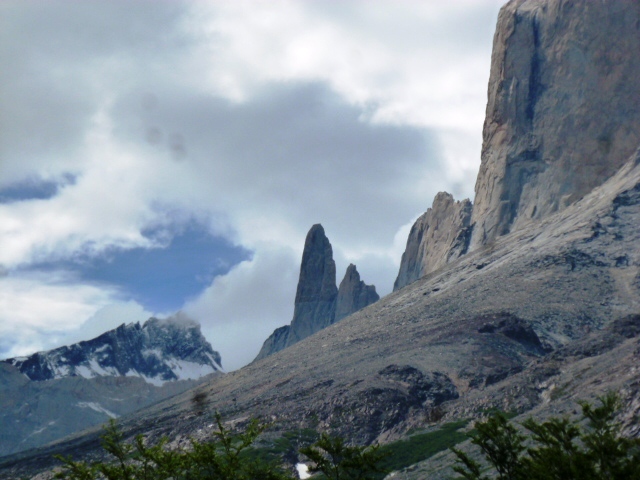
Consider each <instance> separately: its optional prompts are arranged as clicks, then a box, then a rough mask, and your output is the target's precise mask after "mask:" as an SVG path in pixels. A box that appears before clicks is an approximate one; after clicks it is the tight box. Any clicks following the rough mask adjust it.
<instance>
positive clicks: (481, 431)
mask: <svg viewBox="0 0 640 480" xmlns="http://www.w3.org/2000/svg"><path fill="white" fill-rule="evenodd" d="M600 403H601V405H600V406H599V407H593V406H592V405H590V404H589V403H582V404H581V406H582V417H583V418H582V420H585V421H586V423H587V427H586V429H585V428H583V427H582V426H581V424H580V423H581V422H571V421H570V420H568V419H566V418H562V419H559V418H551V419H550V420H547V421H546V422H543V423H538V422H536V421H535V420H533V419H532V418H529V419H528V420H526V421H524V422H523V423H522V426H523V427H524V428H525V429H526V431H528V432H529V434H530V435H528V436H526V435H524V434H522V433H520V431H519V430H518V429H517V428H516V427H514V426H513V425H512V424H510V423H509V421H508V420H507V418H506V416H505V415H504V414H502V413H495V414H493V415H491V416H490V417H489V418H488V419H487V420H486V421H484V422H478V423H477V424H476V433H475V434H473V435H472V440H471V442H472V443H473V444H475V445H477V446H478V447H480V450H481V452H482V454H483V455H484V458H485V460H486V464H485V465H481V464H480V463H478V462H476V461H475V460H473V459H472V458H471V457H469V455H467V454H466V453H464V452H462V451H460V450H457V449H455V448H452V451H453V452H454V453H455V454H456V456H457V457H458V463H457V465H456V466H455V467H454V470H455V471H456V472H457V473H459V474H460V477H457V478H458V479H460V480H462V479H466V480H488V479H489V478H498V479H499V480H605V479H606V480H640V440H638V439H635V440H633V439H628V438H625V437H623V436H622V435H621V426H620V424H619V423H618V422H617V421H616V419H615V416H616V411H617V410H618V408H619V405H620V401H619V398H618V396H617V395H615V394H608V395H606V396H604V397H602V398H600ZM483 473H486V474H488V475H483Z"/></svg>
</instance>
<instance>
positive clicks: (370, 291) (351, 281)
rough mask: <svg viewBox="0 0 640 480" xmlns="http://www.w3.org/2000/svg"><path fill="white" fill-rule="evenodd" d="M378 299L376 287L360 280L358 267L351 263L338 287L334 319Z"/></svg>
mask: <svg viewBox="0 0 640 480" xmlns="http://www.w3.org/2000/svg"><path fill="white" fill-rule="evenodd" d="M378 300H380V296H379V295H378V294H377V293H376V287H375V286H374V285H367V284H366V283H364V282H363V281H362V280H360V274H359V273H358V269H357V268H356V266H355V265H354V264H353V263H352V264H350V265H349V267H348V268H347V272H346V273H345V275H344V278H343V279H342V282H340V288H338V303H337V305H336V318H335V321H336V322H338V321H340V320H342V319H343V318H344V317H348V316H349V315H351V314H352V313H355V312H357V311H358V310H361V309H363V308H364V307H366V306H368V305H371V304H372V303H374V302H377V301H378Z"/></svg>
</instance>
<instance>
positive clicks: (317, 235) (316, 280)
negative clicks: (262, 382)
mask: <svg viewBox="0 0 640 480" xmlns="http://www.w3.org/2000/svg"><path fill="white" fill-rule="evenodd" d="M379 298H380V297H379V296H378V294H377V293H376V287H375V286H373V285H367V284H365V283H364V282H363V281H361V280H360V274H359V273H358V270H357V269H356V266H355V265H353V264H351V265H349V267H348V268H347V271H346V273H345V276H344V279H343V280H342V282H340V288H338V287H336V264H335V262H334V260H333V250H332V248H331V243H330V242H329V239H328V238H327V236H326V235H325V232H324V228H322V225H320V224H316V225H313V226H312V227H311V229H310V230H309V233H307V237H306V239H305V243H304V250H303V253H302V263H301V265H300V277H299V280H298V287H297V291H296V298H295V304H294V311H293V320H291V324H290V325H285V326H283V327H280V328H278V329H276V330H275V331H274V332H273V333H272V334H271V335H270V336H269V338H267V339H266V340H265V342H264V344H263V345H262V348H261V349H260V352H259V353H258V356H257V357H256V359H255V360H260V359H262V358H265V357H268V356H269V355H272V354H274V353H275V352H278V351H280V350H282V349H284V348H287V347H290V346H291V345H294V344H295V343H298V342H299V341H300V340H302V339H304V338H307V337H308V336H310V335H313V334H314V333H316V332H318V331H320V330H322V329H323V328H326V327H328V326H329V325H331V324H333V323H335V322H337V321H339V320H341V319H343V318H344V317H347V316H349V315H351V314H352V313H354V312H356V311H358V310H360V309H362V308H364V307H366V306H367V305H370V304H371V303H373V302H376V301H378V299H379Z"/></svg>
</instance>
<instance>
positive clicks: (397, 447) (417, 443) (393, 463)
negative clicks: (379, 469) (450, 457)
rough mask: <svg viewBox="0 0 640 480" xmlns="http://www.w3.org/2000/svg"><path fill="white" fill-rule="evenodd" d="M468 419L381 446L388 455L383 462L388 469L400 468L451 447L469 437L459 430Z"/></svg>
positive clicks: (382, 450)
mask: <svg viewBox="0 0 640 480" xmlns="http://www.w3.org/2000/svg"><path fill="white" fill-rule="evenodd" d="M467 423H468V422H467V421H466V420H462V421H458V422H452V423H447V424H445V425H443V426H442V427H441V428H439V429H438V430H435V431H433V432H427V433H420V434H417V435H412V436H411V437H409V438H408V439H406V440H400V441H398V442H393V443H389V444H387V445H383V446H381V447H380V452H382V453H384V454H386V455H387V457H385V458H384V459H383V460H382V462H381V464H382V466H383V467H386V468H387V469H388V470H400V469H402V468H405V467H408V466H410V465H413V464H415V463H418V462H420V461H422V460H426V459H427V458H430V457H431V456H433V455H435V454H436V453H438V452H440V451H442V450H446V449H447V448H451V447H453V446H454V445H457V444H458V443H460V442H462V441H463V440H465V439H466V438H467V437H466V435H465V434H464V433H463V432H460V431H459V430H460V429H461V428H463V427H464V426H466V425H467Z"/></svg>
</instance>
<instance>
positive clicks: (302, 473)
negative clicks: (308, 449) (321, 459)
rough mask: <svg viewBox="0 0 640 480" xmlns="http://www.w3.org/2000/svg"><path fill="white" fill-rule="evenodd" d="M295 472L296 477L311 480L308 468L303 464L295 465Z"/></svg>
mask: <svg viewBox="0 0 640 480" xmlns="http://www.w3.org/2000/svg"><path fill="white" fill-rule="evenodd" d="M296 470H298V477H300V478H311V475H310V474H309V467H307V466H306V465H305V464H304V463H296Z"/></svg>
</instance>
